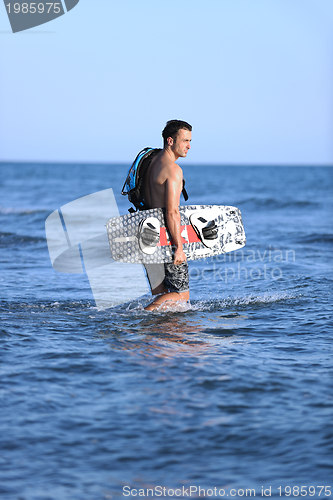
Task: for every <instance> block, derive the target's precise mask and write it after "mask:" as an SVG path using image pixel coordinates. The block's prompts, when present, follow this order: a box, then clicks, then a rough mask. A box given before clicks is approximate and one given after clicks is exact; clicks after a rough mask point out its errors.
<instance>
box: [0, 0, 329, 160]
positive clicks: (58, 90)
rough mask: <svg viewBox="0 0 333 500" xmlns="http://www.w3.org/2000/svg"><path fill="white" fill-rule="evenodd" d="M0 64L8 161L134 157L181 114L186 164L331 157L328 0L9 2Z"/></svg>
mask: <svg viewBox="0 0 333 500" xmlns="http://www.w3.org/2000/svg"><path fill="white" fill-rule="evenodd" d="M0 67H1V70H0V71H1V78H0V160H19V161H20V160H28V161H34V160H39V161H45V160H46V161H84V162H130V161H131V160H132V159H133V157H134V156H135V155H136V153H137V152H138V151H139V150H140V149H141V148H143V147H145V146H156V147H160V146H161V144H162V142H161V130H162V128H163V127H164V125H165V122H166V121H167V120H169V119H172V118H178V119H183V120H186V121H189V122H190V123H191V124H192V125H193V140H192V150H191V152H190V153H189V155H188V157H187V159H186V162H189V163H217V164H226V163H233V164H328V165H333V1H332V0H205V1H202V0H200V1H197V0H168V1H163V0H142V1H139V0H126V1H125V0H124V1H112V0H80V2H79V4H78V5H77V6H76V7H75V8H74V9H73V10H71V11H70V12H68V13H67V14H65V15H64V16H62V17H60V18H58V19H56V20H54V21H52V22H50V23H48V24H44V25H42V26H39V27H37V28H34V29H32V30H28V31H26V32H21V33H17V34H12V33H10V25H9V21H8V18H7V15H6V10H5V7H4V5H3V4H1V5H0Z"/></svg>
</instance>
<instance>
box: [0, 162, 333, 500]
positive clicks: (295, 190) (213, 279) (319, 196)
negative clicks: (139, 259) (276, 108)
mask: <svg viewBox="0 0 333 500" xmlns="http://www.w3.org/2000/svg"><path fill="white" fill-rule="evenodd" d="M127 168H128V166H127V165H88V164H82V165H78V164H75V165H73V164H69V165H64V164H33V163H27V164H10V163H3V164H1V166H0V178H1V184H0V246H1V274H0V284H1V297H0V299H1V301H0V319H1V325H0V335H1V355H0V361H1V365H0V366H1V378H0V392H1V401H2V402H1V414H0V475H1V477H0V498H1V500H7V499H8V500H9V499H10V500H12V499H17V500H18V499H22V500H23V499H24V500H35V499H36V500H37V499H38V500H44V499H45V500H46V499H52V500H53V499H54V500H81V499H82V500H95V499H107V498H126V497H129V498H133V496H135V495H136V496H140V497H146V498H148V497H150V498H151V497H154V498H159V497H171V496H172V495H173V496H177V497H178V498H180V497H181V498H188V497H189V496H191V497H192V498H198V497H199V496H200V497H204V496H206V497H208V496H213V497H216V498H222V497H223V496H224V497H227V496H229V497H233V498H241V497H243V496H244V497H245V496H250V495H251V496H254V494H255V496H257V497H258V496H259V497H262V498H263V497H265V496H271V497H273V498H280V497H284V498H285V497H287V496H290V497H295V496H303V497H304V498H319V495H320V498H329V497H330V496H333V487H332V486H331V489H329V486H330V485H332V477H333V426H332V422H333V380H332V375H333V370H332V288H333V287H332V284H333V267H332V250H333V228H332V220H333V201H332V188H333V169H332V168H329V167H259V166H257V167H255V166H254V167H233V166H207V165H201V166H199V165H196V166H193V165H192V166H191V165H190V164H188V163H187V160H186V161H184V162H183V168H184V173H185V177H186V186H187V188H188V192H189V195H190V198H189V201H188V202H187V203H189V204H219V205H232V206H236V207H238V208H240V210H241V212H242V217H243V223H244V227H245V231H246V236H247V243H246V246H245V247H244V248H243V249H241V250H239V251H238V252H235V253H231V254H227V255H221V256H218V257H214V258H211V259H205V260H199V261H193V262H190V293H191V304H190V306H187V307H186V308H184V309H181V308H180V309H175V310H167V311H158V312H155V313H147V312H145V311H144V309H143V308H144V306H145V305H146V304H148V303H149V300H150V298H149V296H148V295H146V296H144V297H141V298H138V299H137V300H135V301H133V302H129V303H123V304H121V305H119V306H117V307H115V308H109V309H106V310H103V311H99V310H98V309H97V308H96V306H95V302H94V296H93V292H92V290H91V287H90V283H89V280H88V278H87V276H86V274H64V273H59V272H56V271H55V270H54V269H53V268H52V266H51V261H50V257H49V254H48V248H47V243H46V237H45V219H46V218H47V217H48V215H49V214H50V213H52V212H53V211H54V210H56V209H58V208H59V207H61V206H62V205H64V204H66V203H69V202H71V201H73V200H75V199H77V198H80V197H82V196H85V195H88V194H91V193H94V192H97V191H100V190H103V189H106V188H112V189H113V191H114V194H115V197H116V201H117V204H118V208H119V211H120V213H121V214H124V213H126V212H127V209H128V207H129V203H128V201H127V199H126V198H124V197H121V196H120V194H119V191H120V190H121V187H122V184H123V180H124V178H125V176H126V171H127ZM124 285H125V286H126V287H129V288H133V287H136V283H135V280H129V282H128V283H127V282H126V283H124V282H121V276H120V277H119V280H118V282H117V283H115V284H114V287H115V288H116V287H117V286H122V287H124ZM322 486H323V487H326V489H325V488H323V489H321V487H322ZM302 487H303V489H301V488H302ZM199 488H201V489H200V490H199ZM329 491H331V494H329Z"/></svg>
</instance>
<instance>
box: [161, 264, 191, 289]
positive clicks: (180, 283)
mask: <svg viewBox="0 0 333 500" xmlns="http://www.w3.org/2000/svg"><path fill="white" fill-rule="evenodd" d="M164 271H165V278H164V286H165V287H166V288H167V289H168V290H169V292H177V293H182V292H188V291H189V277H188V263H187V262H186V261H185V262H182V263H181V264H178V265H175V264H172V263H167V264H164Z"/></svg>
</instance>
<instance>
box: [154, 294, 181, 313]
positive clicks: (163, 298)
mask: <svg viewBox="0 0 333 500" xmlns="http://www.w3.org/2000/svg"><path fill="white" fill-rule="evenodd" d="M188 300H190V292H181V293H177V292H168V293H164V294H163V295H160V296H159V297H157V299H155V300H154V302H152V303H151V304H149V305H148V306H147V307H145V310H146V311H153V310H154V309H156V308H157V307H158V308H161V306H162V304H165V307H169V306H170V305H172V304H175V305H176V304H177V303H178V302H187V301H188ZM166 302H167V304H166Z"/></svg>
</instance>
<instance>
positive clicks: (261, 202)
mask: <svg viewBox="0 0 333 500" xmlns="http://www.w3.org/2000/svg"><path fill="white" fill-rule="evenodd" d="M238 204H239V206H240V207H242V205H248V204H249V205H255V206H258V207H265V208H287V207H293V208H318V207H319V206H320V205H321V203H319V202H315V201H310V200H285V199H284V200H283V199H280V198H257V197H251V198H247V199H245V200H240V201H239V203H238Z"/></svg>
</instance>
